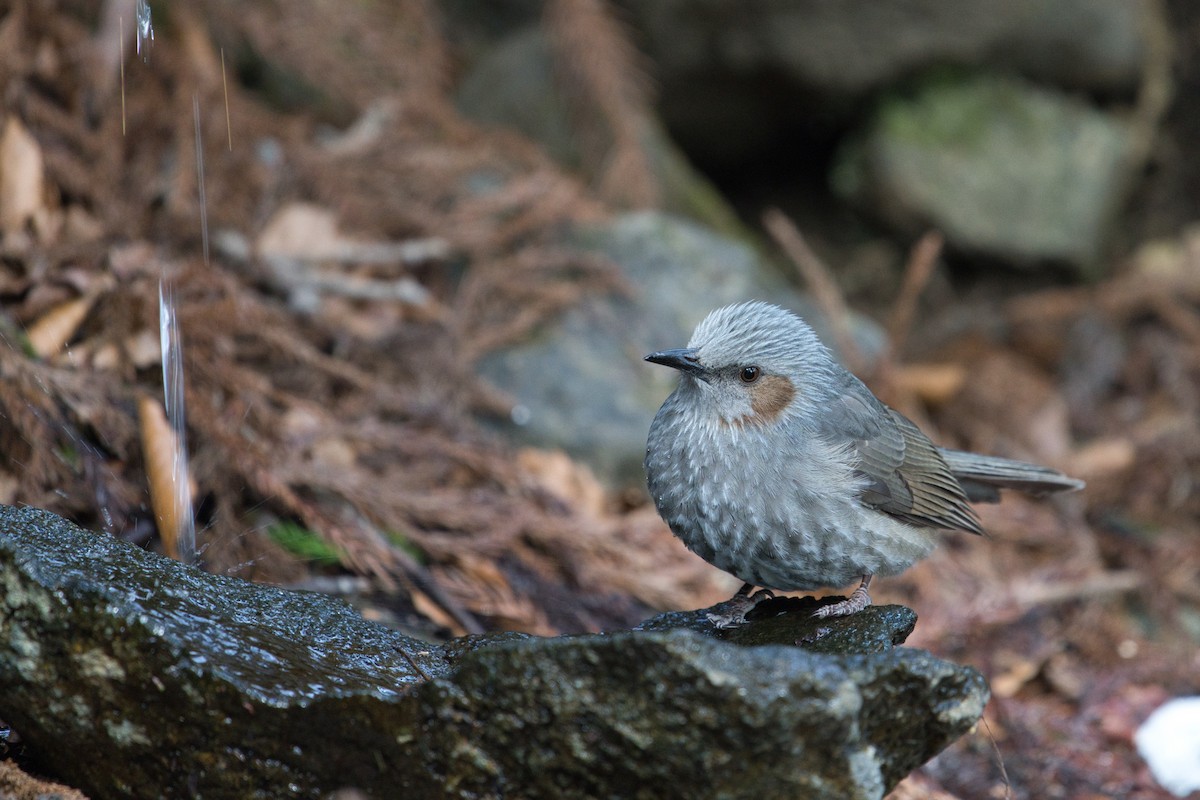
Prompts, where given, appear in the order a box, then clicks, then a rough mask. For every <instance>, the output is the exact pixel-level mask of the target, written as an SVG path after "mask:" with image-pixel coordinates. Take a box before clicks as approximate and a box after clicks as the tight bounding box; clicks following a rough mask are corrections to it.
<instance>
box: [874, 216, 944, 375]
mask: <svg viewBox="0 0 1200 800" xmlns="http://www.w3.org/2000/svg"><path fill="white" fill-rule="evenodd" d="M945 241H946V240H945V238H944V237H943V236H942V234H940V233H938V232H937V231H929V232H928V233H926V234H925V235H924V236H922V237H921V238H920V239H919V240H918V241H917V243H916V244H915V245H913V248H912V250H911V251H909V254H908V263H907V264H906V265H905V267H904V279H903V280H902V281H901V283H900V292H899V294H897V295H896V302H895V304H894V305H893V306H892V314H891V317H890V318H889V319H888V325H887V331H888V347H889V349H890V351H891V354H892V355H896V354H898V353H900V351H901V350H903V349H904V343H905V341H907V339H908V334H909V332H910V331H911V330H912V321H913V317H914V316H915V315H916V313H917V301H918V300H919V299H920V298H921V293H922V292H923V291H925V287H926V286H927V285H928V284H929V279H930V278H931V277H933V270H934V267H936V266H937V260H938V256H939V255H941V252H942V245H943V244H945Z"/></svg>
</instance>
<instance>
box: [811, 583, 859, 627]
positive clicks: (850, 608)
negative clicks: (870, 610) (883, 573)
mask: <svg viewBox="0 0 1200 800" xmlns="http://www.w3.org/2000/svg"><path fill="white" fill-rule="evenodd" d="M870 585H871V576H870V575H864V576H863V579H862V583H860V584H859V585H858V588H857V589H855V590H854V591H853V592H851V593H850V596H849V597H847V598H846V599H845V600H843V601H841V602H840V603H833V604H831V605H827V606H821V607H820V608H818V609H817V610H816V611H814V612H813V616H814V617H820V618H821V619H828V618H830V617H848V616H850V615H851V614H857V613H858V612H860V611H862V610H863V609H864V608H866V607H867V606H869V605H871V595H869V594H867V588H868V587H870Z"/></svg>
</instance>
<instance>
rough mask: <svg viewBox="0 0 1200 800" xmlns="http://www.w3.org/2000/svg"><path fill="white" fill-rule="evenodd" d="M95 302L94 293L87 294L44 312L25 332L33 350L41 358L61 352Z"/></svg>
mask: <svg viewBox="0 0 1200 800" xmlns="http://www.w3.org/2000/svg"><path fill="white" fill-rule="evenodd" d="M95 302H96V296H95V295H94V294H86V295H84V296H83V297H77V298H75V299H74V300H68V301H67V302H65V303H60V304H59V305H56V306H54V307H53V308H51V309H50V310H49V311H47V312H46V313H45V314H43V315H42V316H41V317H40V318H39V319H38V320H37V322H35V323H33V324H32V325H30V326H29V329H28V330H27V331H26V334H25V335H26V336H27V337H28V339H29V346H30V347H32V348H33V352H35V353H37V355H38V357H39V358H49V357H50V356H53V355H57V354H58V353H61V352H62V350H63V348H64V347H66V346H67V342H69V341H71V337H73V336H74V335H75V332H76V331H77V330H79V326H80V325H81V324H83V321H84V320H85V319H86V318H87V315H88V312H89V311H91V310H92V304H93V303H95Z"/></svg>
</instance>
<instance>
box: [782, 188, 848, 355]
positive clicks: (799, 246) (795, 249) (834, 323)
mask: <svg viewBox="0 0 1200 800" xmlns="http://www.w3.org/2000/svg"><path fill="white" fill-rule="evenodd" d="M763 225H764V226H766V229H767V232H768V233H770V234H771V236H772V238H774V239H775V242H776V243H777V244H778V245H779V246H780V247H781V248H782V249H783V252H784V253H785V254H787V257H788V258H789V259H791V261H792V263H793V264H795V265H796V269H797V270H799V272H800V276H801V277H802V278H804V282H805V283H807V284H808V288H809V289H810V290H811V291H812V294H813V299H814V300H815V301H816V303H817V307H818V308H819V309H820V311H821V314H822V316H824V317H825V319H826V320H827V321H828V323H829V327H830V328H831V329H832V331H833V338H834V343H835V344H836V345H837V349H838V352H839V353H840V354H841V356H842V358H843V359H844V360H845V362H846V366H847V367H849V368H850V370H851V371H852V372H859V373H861V372H862V370H863V369H865V368H866V366H867V363H866V359H865V358H864V356H863V353H862V351H861V350H859V348H858V345H857V344H856V343H855V341H854V336H853V333H852V332H851V329H850V311H849V309H848V308H847V307H846V300H845V298H844V297H842V290H841V289H840V288H838V285H837V282H836V281H835V280H834V279H833V275H832V273H831V272H830V271H829V268H828V267H826V266H825V264H824V263H823V262H822V261H821V259H820V257H818V256H817V254H816V253H814V252H813V250H812V248H810V247H809V246H808V243H807V242H806V241H804V237H803V236H801V235H800V231H799V230H798V229H797V228H796V226H795V225H794V224H792V221H791V220H790V219H788V218H787V216H786V215H784V213H783V212H782V211H780V210H779V209H777V208H769V209H767V210H766V212H764V213H763Z"/></svg>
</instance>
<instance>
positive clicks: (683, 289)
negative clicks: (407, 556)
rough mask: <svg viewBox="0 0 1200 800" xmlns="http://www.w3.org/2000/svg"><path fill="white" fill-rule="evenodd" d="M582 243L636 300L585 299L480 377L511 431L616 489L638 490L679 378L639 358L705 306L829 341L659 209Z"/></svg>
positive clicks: (726, 253) (862, 334)
mask: <svg viewBox="0 0 1200 800" xmlns="http://www.w3.org/2000/svg"><path fill="white" fill-rule="evenodd" d="M577 238H578V243H580V244H583V245H584V246H586V247H588V248H591V249H594V250H596V251H598V252H601V253H603V254H604V255H606V256H608V257H609V258H611V259H612V260H613V261H615V262H616V263H617V264H619V265H620V266H621V267H622V269H623V270H624V272H625V274H626V276H627V278H628V279H629V282H630V283H631V284H632V288H633V293H632V296H629V297H615V296H608V297H591V298H588V299H587V300H585V301H584V302H583V303H581V304H580V305H578V306H577V307H575V308H572V309H571V310H569V311H568V312H566V313H565V314H564V315H563V316H562V317H561V319H560V320H559V321H558V322H557V323H556V324H555V325H553V326H550V327H548V328H546V329H545V330H544V331H542V332H541V334H540V335H539V336H538V338H536V339H534V340H532V341H530V342H527V343H525V344H523V345H520V346H517V347H513V348H510V349H507V350H503V351H500V352H498V353H495V354H493V355H491V356H489V357H488V358H487V359H486V360H485V361H484V362H483V363H482V364H481V366H480V370H481V373H482V374H483V376H484V377H485V378H486V379H488V380H489V381H491V382H492V383H493V384H495V385H496V386H497V387H498V388H500V389H502V390H503V391H505V392H506V393H507V394H508V395H509V396H511V397H512V398H513V399H514V401H515V403H516V405H515V406H514V410H513V413H512V420H511V421H510V422H511V424H508V425H506V429H507V431H508V432H509V433H510V434H511V435H513V436H514V437H515V438H516V439H517V440H518V441H520V442H521V443H524V444H532V445H535V446H538V447H557V448H562V449H564V450H566V451H567V452H568V453H570V454H572V455H573V456H575V457H577V458H579V459H581V460H583V461H584V462H586V463H588V464H589V465H590V466H591V467H592V468H593V469H595V470H596V472H597V474H598V475H599V476H600V477H601V478H602V479H605V480H607V481H609V482H611V483H617V484H630V485H638V486H641V485H642V484H643V483H644V480H645V477H644V473H643V471H642V460H643V458H644V457H645V453H646V432H647V430H649V427H650V420H651V419H653V417H654V413H655V412H656V411H657V410H658V407H659V406H660V405H661V404H662V401H663V400H664V399H666V397H667V395H668V394H670V392H671V390H672V389H673V388H674V387H675V384H676V382H677V381H678V375H676V374H675V373H674V372H673V371H672V370H668V369H663V368H662V367H656V366H654V365H652V364H646V363H644V362H643V361H642V356H644V355H645V354H647V353H650V352H653V351H655V350H662V349H664V348H669V347H683V346H684V345H685V344H687V341H688V339H689V338H690V337H691V333H692V329H693V328H694V327H695V326H696V324H697V323H699V322H700V320H701V319H703V318H704V316H705V315H706V314H708V312H709V311H711V310H713V309H714V308H718V307H719V306H723V305H727V304H729V303H735V302H740V301H743V300H752V299H761V300H768V301H770V302H773V303H778V304H780V305H783V306H786V307H788V308H791V309H792V310H794V311H796V312H797V313H799V314H800V315H801V316H803V317H804V318H805V319H807V320H808V321H809V322H810V323H812V324H813V327H814V328H816V330H817V332H818V334H821V336H822V338H823V339H824V340H825V342H826V343H827V344H830V345H831V346H832V344H833V339H832V337H831V336H830V335H829V333H828V329H827V326H826V325H825V323H824V321H823V320H822V319H820V317H819V315H818V314H817V313H816V311H815V310H814V308H813V306H812V305H811V303H809V302H807V301H806V300H805V299H804V298H802V297H801V296H800V295H799V294H798V293H797V292H795V291H794V290H792V289H790V288H789V287H788V286H787V285H786V283H785V281H784V280H783V276H782V273H781V272H779V271H777V270H776V269H775V268H774V267H773V266H772V265H770V264H768V263H766V262H765V261H764V260H763V259H762V258H761V257H760V256H759V255H758V254H757V253H756V252H755V251H754V250H752V249H751V248H750V247H748V246H746V245H744V244H742V243H741V242H739V241H735V240H733V239H729V238H726V237H724V236H721V235H719V234H716V233H713V232H712V231H710V230H708V229H706V228H704V227H701V226H699V225H695V224H693V223H690V222H686V221H684V220H681V219H678V218H676V217H672V216H670V215H667V214H659V213H656V212H638V213H631V214H625V215H622V216H618V217H615V218H614V219H613V220H612V221H611V222H609V223H607V224H605V225H602V226H598V227H595V228H593V229H591V230H587V231H582V232H580V233H579V234H578V235H577ZM852 322H853V330H854V333H855V336H856V338H857V341H858V345H859V349H860V350H861V351H862V352H863V353H864V354H866V355H867V356H868V357H872V356H874V355H877V354H878V353H879V352H880V351H881V349H882V347H883V342H884V335H883V332H882V331H881V329H880V328H878V326H876V325H874V324H873V323H871V322H870V321H868V320H866V319H864V318H861V317H854V318H852Z"/></svg>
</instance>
